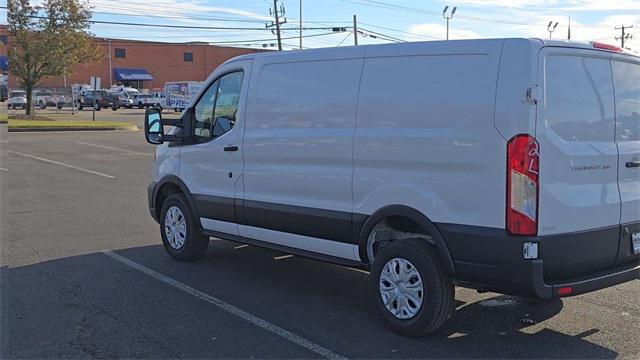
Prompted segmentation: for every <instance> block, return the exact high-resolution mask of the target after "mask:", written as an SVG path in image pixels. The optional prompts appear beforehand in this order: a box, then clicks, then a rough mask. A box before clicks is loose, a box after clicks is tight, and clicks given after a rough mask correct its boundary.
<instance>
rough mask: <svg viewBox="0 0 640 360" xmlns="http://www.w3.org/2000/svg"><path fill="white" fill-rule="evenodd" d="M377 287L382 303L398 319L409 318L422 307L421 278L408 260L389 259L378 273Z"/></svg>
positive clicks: (422, 289)
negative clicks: (378, 281) (380, 272)
mask: <svg viewBox="0 0 640 360" xmlns="http://www.w3.org/2000/svg"><path fill="white" fill-rule="evenodd" d="M379 289H380V296H381V297H382V302H383V304H384V305H385V307H386V308H387V310H388V311H389V312H390V313H391V314H392V315H393V316H395V317H396V318H398V319H403V320H406V319H411V318H412V317H414V316H416V314H417V313H418V311H420V308H421V307H422V302H423V298H424V288H423V285H422V278H421V277H420V273H419V272H418V269H416V267H415V266H413V264H412V263H411V262H410V261H409V260H406V259H402V258H393V259H391V260H389V261H388V262H387V263H386V264H385V265H384V268H383V269H382V274H380V283H379Z"/></svg>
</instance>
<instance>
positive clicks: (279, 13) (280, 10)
mask: <svg viewBox="0 0 640 360" xmlns="http://www.w3.org/2000/svg"><path fill="white" fill-rule="evenodd" d="M284 13H285V10H284V6H282V5H280V8H278V0H273V9H269V15H273V16H274V17H275V19H276V22H275V23H274V22H273V21H272V22H271V24H266V25H265V27H266V28H267V29H268V28H273V27H275V28H276V35H277V36H278V50H279V51H282V39H281V38H280V25H282V24H286V23H287V19H286V18H285V19H284V20H283V21H282V22H281V21H280V16H284ZM300 31H302V27H300ZM271 33H273V29H272V30H271ZM301 41H302V40H301Z"/></svg>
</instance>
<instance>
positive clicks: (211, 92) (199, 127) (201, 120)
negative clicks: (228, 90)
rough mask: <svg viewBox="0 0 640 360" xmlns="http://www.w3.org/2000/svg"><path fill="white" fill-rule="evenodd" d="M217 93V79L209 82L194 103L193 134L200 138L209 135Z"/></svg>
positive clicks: (208, 136)
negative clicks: (207, 86)
mask: <svg viewBox="0 0 640 360" xmlns="http://www.w3.org/2000/svg"><path fill="white" fill-rule="evenodd" d="M217 93H218V81H216V82H214V83H213V84H211V86H210V87H209V89H207V91H206V92H205V93H204V95H202V97H201V98H200V101H198V103H197V104H196V108H195V111H194V116H193V134H194V135H195V136H197V137H201V138H210V137H211V125H212V123H213V108H214V104H215V101H216V94H217Z"/></svg>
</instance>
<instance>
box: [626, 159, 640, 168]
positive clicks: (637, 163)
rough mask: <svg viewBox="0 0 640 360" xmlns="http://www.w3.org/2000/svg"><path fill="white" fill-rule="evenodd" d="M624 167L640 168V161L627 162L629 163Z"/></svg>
mask: <svg viewBox="0 0 640 360" xmlns="http://www.w3.org/2000/svg"><path fill="white" fill-rule="evenodd" d="M624 166H626V167H628V168H633V167H640V161H627V163H626V164H624Z"/></svg>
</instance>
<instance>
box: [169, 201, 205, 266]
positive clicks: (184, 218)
mask: <svg viewBox="0 0 640 360" xmlns="http://www.w3.org/2000/svg"><path fill="white" fill-rule="evenodd" d="M160 232H161V234H162V243H163V245H164V248H165V250H167V252H168V253H169V255H171V257H173V258H174V259H176V260H180V261H193V260H197V259H199V258H200V257H202V255H204V253H205V252H206V251H207V246H208V245H209V237H208V236H205V235H203V234H202V233H200V230H199V227H198V225H197V223H196V220H195V218H194V216H193V214H192V213H191V210H190V209H189V205H188V204H187V199H186V198H185V196H184V195H182V194H173V195H170V196H169V197H168V198H167V199H166V200H165V202H164V204H163V205H162V210H161V211H160Z"/></svg>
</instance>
